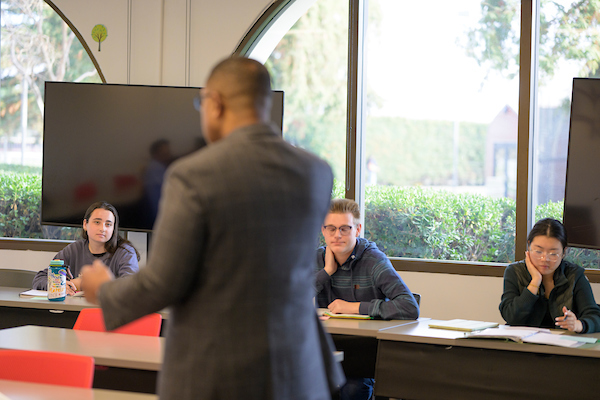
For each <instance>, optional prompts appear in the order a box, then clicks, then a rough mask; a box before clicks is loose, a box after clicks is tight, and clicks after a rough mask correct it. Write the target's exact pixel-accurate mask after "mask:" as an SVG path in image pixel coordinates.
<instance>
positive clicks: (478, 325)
mask: <svg viewBox="0 0 600 400" xmlns="http://www.w3.org/2000/svg"><path fill="white" fill-rule="evenodd" d="M495 326H498V323H497V322H483V321H471V320H468V319H451V320H450V321H436V322H432V323H430V324H429V327H430V328H437V329H450V330H453V331H463V332H473V331H479V330H481V329H486V328H493V327H495Z"/></svg>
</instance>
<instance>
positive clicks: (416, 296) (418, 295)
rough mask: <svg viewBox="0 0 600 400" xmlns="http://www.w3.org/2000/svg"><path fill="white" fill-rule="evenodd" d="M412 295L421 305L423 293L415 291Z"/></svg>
mask: <svg viewBox="0 0 600 400" xmlns="http://www.w3.org/2000/svg"><path fill="white" fill-rule="evenodd" d="M412 295H413V297H414V298H415V301H416V302H417V305H418V306H419V307H421V295H420V294H419V293H413V294H412Z"/></svg>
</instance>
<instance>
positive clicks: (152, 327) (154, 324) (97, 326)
mask: <svg viewBox="0 0 600 400" xmlns="http://www.w3.org/2000/svg"><path fill="white" fill-rule="evenodd" d="M161 323H162V316H161V315H160V314H158V313H153V314H148V315H146V316H143V317H142V318H140V319H136V320H135V321H132V322H130V323H128V324H125V325H123V326H121V327H119V328H117V329H115V330H112V331H111V332H114V333H124V334H127V335H142V336H158V335H159V334H160V325H161ZM73 329H78V330H82V331H95V332H106V326H105V325H104V315H103V314H102V309H101V308H84V309H83V310H81V311H80V312H79V316H78V317H77V320H76V321H75V325H74V326H73Z"/></svg>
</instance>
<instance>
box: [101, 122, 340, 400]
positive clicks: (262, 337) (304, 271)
mask: <svg viewBox="0 0 600 400" xmlns="http://www.w3.org/2000/svg"><path fill="white" fill-rule="evenodd" d="M332 182H333V177H332V172H331V169H330V168H329V166H328V165H327V164H326V163H325V162H324V161H322V160H320V159H318V158H317V157H315V156H313V155H311V154H309V153H307V152H305V151H303V150H300V149H297V148H295V147H293V146H291V145H289V144H287V143H286V142H285V141H284V140H283V139H282V138H281V135H280V134H278V133H277V132H275V131H274V130H273V129H272V128H271V127H270V126H268V125H263V124H259V125H252V126H248V127H245V128H242V129H239V130H237V131H235V132H233V133H232V134H231V135H230V136H228V137H227V138H225V139H223V140H221V141H219V142H216V143H214V144H212V145H210V146H208V147H206V148H204V149H202V150H200V151H198V152H196V153H194V154H192V155H190V156H188V157H186V158H184V159H181V160H179V161H177V162H176V163H175V164H174V165H173V166H172V167H171V168H170V169H169V171H168V173H167V177H166V180H165V187H164V188H163V197H162V202H161V205H160V210H159V216H158V219H157V222H156V225H155V227H154V228H155V229H154V237H153V240H152V245H151V247H150V257H149V262H148V265H147V266H146V267H144V268H141V269H140V272H139V273H138V274H135V275H133V276H131V277H127V278H124V279H118V280H114V281H111V282H108V283H106V284H104V285H103V286H102V287H101V289H100V291H99V300H100V304H101V306H102V309H103V310H104V316H105V321H106V326H107V328H108V329H114V328H115V327H117V326H120V325H122V324H125V323H127V322H129V321H132V320H133V319H136V318H138V317H141V316H143V315H145V314H148V313H151V312H155V311H158V310H161V309H163V308H165V307H169V306H170V307H171V309H170V310H171V312H170V316H169V321H168V327H169V329H168V333H167V339H166V349H165V360H164V365H163V369H162V371H161V374H160V378H159V395H160V397H161V399H178V400H179V399H227V400H231V399H261V400H263V399H279V400H281V399H329V398H330V390H329V388H330V386H336V385H340V384H341V383H343V375H342V372H341V369H340V367H339V365H338V364H337V363H335V362H333V363H332V361H331V359H330V357H331V351H330V350H331V348H330V345H331V342H330V339H329V337H328V336H327V335H323V332H322V329H323V328H322V327H321V325H320V323H319V321H318V319H317V318H316V314H315V309H314V306H313V300H312V298H313V280H314V276H313V271H312V268H313V259H314V253H315V247H316V245H317V237H318V233H319V227H320V226H321V225H322V223H323V220H324V218H325V215H326V213H327V210H328V207H329V202H330V196H331V189H332ZM328 340H329V342H327V341H328ZM327 366H328V367H329V368H327Z"/></svg>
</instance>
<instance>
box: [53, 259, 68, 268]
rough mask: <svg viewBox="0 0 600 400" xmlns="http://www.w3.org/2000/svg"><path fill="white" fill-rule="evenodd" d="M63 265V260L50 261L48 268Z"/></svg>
mask: <svg viewBox="0 0 600 400" xmlns="http://www.w3.org/2000/svg"><path fill="white" fill-rule="evenodd" d="M64 265H65V261H64V260H52V261H50V266H51V267H63V266H64Z"/></svg>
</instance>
